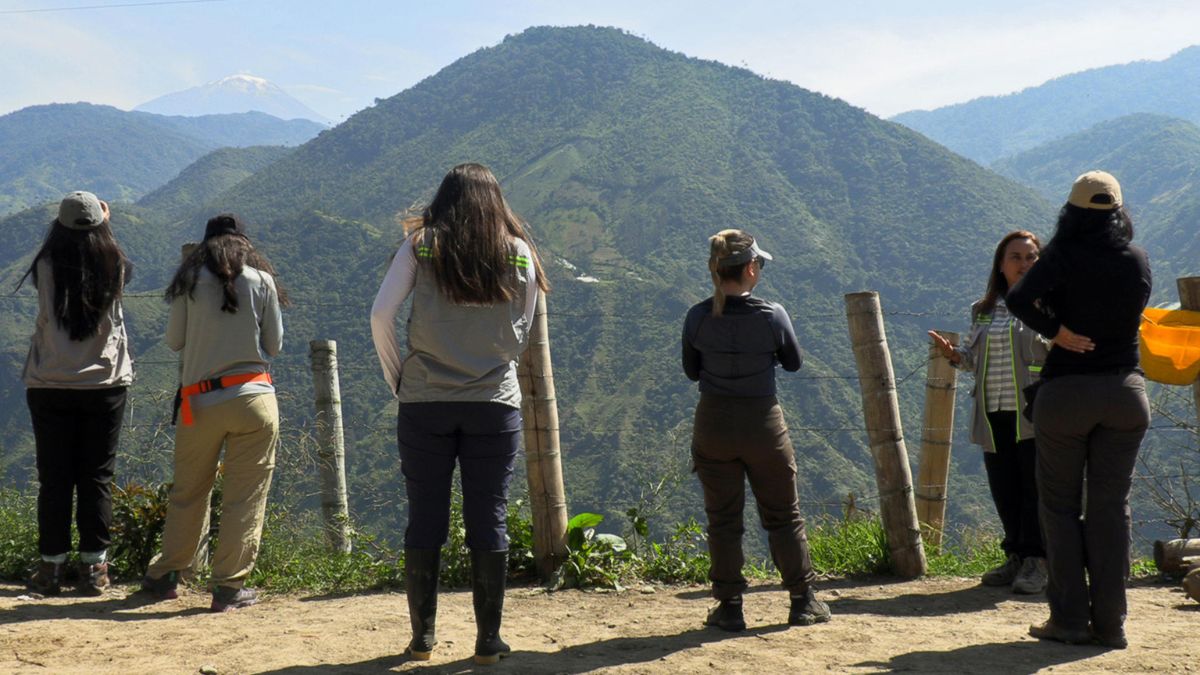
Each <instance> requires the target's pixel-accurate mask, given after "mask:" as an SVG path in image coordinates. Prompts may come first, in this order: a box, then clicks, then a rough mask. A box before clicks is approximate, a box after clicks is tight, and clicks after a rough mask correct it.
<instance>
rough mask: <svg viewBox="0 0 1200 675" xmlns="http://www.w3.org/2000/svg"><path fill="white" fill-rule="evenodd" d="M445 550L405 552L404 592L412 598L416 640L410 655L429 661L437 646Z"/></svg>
mask: <svg viewBox="0 0 1200 675" xmlns="http://www.w3.org/2000/svg"><path fill="white" fill-rule="evenodd" d="M441 553H442V551H441V549H436V548H434V549H417V548H406V549H404V593H405V595H407V596H408V617H409V621H410V623H412V635H413V636H412V641H411V642H409V643H408V656H409V658H411V659H412V660H414V661H428V660H429V659H430V658H431V657H432V656H433V647H434V645H436V644H437V637H436V622H437V602H438V569H439V568H440V566H441Z"/></svg>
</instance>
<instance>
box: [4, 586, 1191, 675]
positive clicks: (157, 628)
mask: <svg viewBox="0 0 1200 675" xmlns="http://www.w3.org/2000/svg"><path fill="white" fill-rule="evenodd" d="M132 590H133V587H120V588H117V589H114V590H113V591H112V592H110V594H109V595H107V596H105V597H101V598H82V597H77V596H71V595H63V596H61V597H58V598H45V599H42V598H37V597H32V596H30V595H28V593H27V591H25V589H24V588H22V587H19V586H15V585H11V584H10V585H0V672H4V673H89V674H98V673H155V674H159V673H162V674H168V673H219V674H221V675H225V674H227V673H372V672H392V671H394V672H408V671H418V672H419V671H426V672H434V673H443V672H444V673H466V672H494V673H507V672H515V673H591V672H622V673H677V672H685V673H705V672H713V673H716V672H739V673H757V674H760V675H761V674H766V673H782V672H851V673H875V672H896V671H915V672H938V673H965V672H970V673H990V672H995V673H1031V672H1040V671H1054V672H1056V673H1057V672H1072V673H1075V672H1138V673H1144V672H1168V673H1180V672H1200V657H1198V656H1197V654H1198V652H1197V645H1200V638H1197V635H1200V604H1198V603H1196V602H1194V601H1192V600H1189V599H1188V598H1187V597H1186V596H1185V595H1184V594H1183V593H1182V591H1180V590H1178V586H1177V585H1176V584H1160V583H1149V582H1143V583H1138V584H1135V585H1134V587H1133V588H1131V589H1130V591H1129V601H1130V612H1129V614H1130V618H1129V623H1128V625H1127V629H1128V633H1129V638H1130V647H1129V649H1127V650H1124V651H1106V650H1104V649H1101V648H1099V647H1082V646H1066V645H1059V644H1056V643H1042V642H1038V641H1036V640H1034V639H1032V638H1030V637H1028V636H1027V635H1026V632H1025V631H1026V628H1027V627H1028V626H1029V624H1030V623H1033V622H1036V621H1040V620H1042V619H1044V618H1045V616H1046V609H1045V605H1044V599H1043V598H1042V597H1041V596H1037V597H1033V598H1028V597H1020V596H1014V595H1012V594H1010V593H1008V592H1007V589H992V588H984V587H981V586H979V585H978V584H977V582H975V581H974V580H969V579H936V580H924V581H913V582H905V583H893V582H891V581H889V580H869V579H868V580H864V579H855V580H845V581H827V582H824V583H822V584H821V585H820V592H819V597H821V598H823V599H825V600H827V601H828V602H829V603H830V606H831V607H832V608H833V612H834V618H833V621H832V622H831V623H828V624H823V625H819V626H814V627H809V628H789V627H788V626H787V624H786V615H787V598H786V596H785V594H784V593H783V592H782V591H780V590H778V587H776V586H768V585H756V586H754V587H753V588H752V589H751V590H750V592H749V593H748V594H747V596H746V602H745V608H746V621H747V623H748V624H749V630H747V631H746V632H744V633H740V634H729V633H724V632H721V631H718V630H715V629H705V628H703V627H702V626H701V622H702V620H703V617H704V613H705V611H706V608H707V607H708V606H709V604H710V602H709V600H708V598H707V594H706V591H705V589H703V588H701V587H697V586H691V587H651V586H646V587H641V588H633V589H628V590H623V591H620V592H611V593H598V592H580V591H562V592H558V593H550V594H547V593H545V592H543V591H541V590H540V589H535V588H515V589H510V591H509V594H508V599H507V606H506V608H505V627H504V631H503V634H504V636H505V637H506V639H507V640H508V642H509V644H511V645H512V647H513V649H514V653H513V655H512V656H511V657H509V658H507V659H505V660H504V661H502V662H501V663H500V664H499V665H496V666H475V665H474V664H473V663H472V662H471V658H470V657H471V653H472V648H473V646H474V635H475V632H474V623H473V618H472V613H471V597H470V593H469V592H462V591H458V592H447V593H443V594H442V596H441V600H440V611H439V615H438V636H439V638H440V640H441V643H440V644H439V645H438V647H437V649H436V650H435V652H434V657H433V660H432V661H429V662H425V663H416V662H409V661H408V660H407V659H406V658H405V657H404V656H403V655H402V652H403V649H404V646H405V645H406V644H407V639H408V637H409V628H408V613H407V609H406V605H405V600H404V596H403V595H402V594H399V593H373V594H366V595H355V596H334V597H329V596H326V597H311V596H303V595H300V596H275V597H266V598H264V600H263V602H262V603H261V604H259V605H257V606H255V607H250V608H247V609H243V610H239V611H236V612H230V613H227V614H210V613H209V612H208V611H207V607H208V602H209V596H208V595H207V594H204V593H197V592H193V593H188V594H185V595H182V596H181V597H180V598H179V599H178V600H172V601H168V602H163V603H157V604H145V602H144V598H143V596H142V594H133V593H132Z"/></svg>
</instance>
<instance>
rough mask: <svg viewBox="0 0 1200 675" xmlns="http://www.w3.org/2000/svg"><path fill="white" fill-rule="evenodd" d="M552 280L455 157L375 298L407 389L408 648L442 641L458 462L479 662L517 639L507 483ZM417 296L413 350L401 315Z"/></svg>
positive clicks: (513, 219)
mask: <svg viewBox="0 0 1200 675" xmlns="http://www.w3.org/2000/svg"><path fill="white" fill-rule="evenodd" d="M539 289H540V290H542V291H546V290H548V285H547V283H546V278H545V275H544V274H543V273H542V267H541V262H540V261H539V259H538V255H537V250H536V248H535V247H534V245H533V242H532V240H531V239H530V238H529V235H528V233H527V232H526V230H525V226H524V225H523V223H522V222H521V220H520V219H519V218H518V217H517V216H516V215H515V214H514V213H513V212H512V210H511V209H509V207H508V204H507V203H506V202H505V200H504V196H503V195H502V194H501V192H500V184H499V182H497V180H496V177H495V176H493V175H492V172H491V171H489V170H488V169H487V167H485V166H482V165H479V164H460V165H459V166H456V167H454V168H453V169H451V170H450V172H449V173H447V174H446V176H445V178H443V179H442V183H441V185H440V186H439V187H438V190H437V194H435V195H434V197H433V201H432V202H431V203H430V204H429V206H428V208H426V209H425V211H424V213H423V214H422V217H421V225H420V227H418V228H417V229H416V230H415V231H414V232H412V233H411V234H409V235H408V236H407V237H406V238H405V239H404V242H403V243H402V244H401V245H400V249H399V250H398V251H397V252H396V255H395V256H394V258H393V259H392V263H391V266H390V267H389V268H388V271H387V274H386V276H385V277H384V279H383V284H382V285H381V286H380V288H379V293H378V295H376V297H375V303H374V305H373V306H372V308H371V333H372V336H373V337H374V341H375V350H376V352H377V353H378V355H379V361H380V364H381V366H382V367H383V375H384V378H385V379H386V380H387V383H388V388H389V390H390V391H391V392H392V393H393V394H394V395H395V396H397V397H398V398H399V399H400V405H399V414H398V416H397V418H398V420H397V430H396V437H397V442H398V445H399V448H400V469H401V472H402V473H403V474H404V483H405V487H406V489H407V492H408V527H407V528H406V529H405V531H404V573H405V588H406V590H407V593H408V610H409V615H410V619H411V622H412V630H413V637H412V641H411V642H410V643H409V647H408V653H409V655H410V656H411V657H412V658H414V659H418V660H424V659H428V658H430V656H431V654H432V651H433V647H434V645H435V644H436V643H437V641H436V638H435V630H434V624H435V619H436V615H437V590H438V585H437V580H438V569H439V565H440V560H441V558H440V552H441V547H442V545H443V544H445V543H446V538H447V535H448V533H449V526H450V480H451V477H452V476H453V474H454V466H455V464H456V463H457V464H458V466H459V467H460V470H461V472H462V489H463V520H464V521H465V525H466V529H467V535H466V539H467V546H468V547H469V548H470V549H471V578H472V589H473V593H474V604H475V625H476V629H477V632H476V639H475V661H476V662H477V663H480V664H489V663H495V662H496V661H498V660H499V659H500V657H501V656H503V655H505V654H507V653H508V652H509V651H510V650H509V647H508V645H507V644H506V643H505V642H504V640H502V639H501V637H500V622H501V613H502V610H503V606H504V587H505V580H506V575H507V571H508V563H507V559H508V536H507V531H506V527H505V518H506V515H507V504H508V486H509V482H510V480H511V479H512V473H513V464H514V462H515V461H516V457H517V451H518V447H517V444H518V439H519V436H520V431H521V390H520V387H519V386H518V384H517V359H518V357H519V356H520V354H521V352H522V351H523V350H524V348H525V343H526V340H527V338H528V336H529V329H530V325H531V323H532V321H533V314H534V310H535V308H536V304H537V294H538V291H539ZM410 295H411V296H412V314H411V315H410V317H409V320H408V350H407V354H405V355H404V356H401V350H400V343H399V340H398V339H397V335H396V327H395V319H396V314H397V313H398V312H399V310H400V305H401V304H402V303H403V302H404V301H405V299H407V298H408V297H409V296H410Z"/></svg>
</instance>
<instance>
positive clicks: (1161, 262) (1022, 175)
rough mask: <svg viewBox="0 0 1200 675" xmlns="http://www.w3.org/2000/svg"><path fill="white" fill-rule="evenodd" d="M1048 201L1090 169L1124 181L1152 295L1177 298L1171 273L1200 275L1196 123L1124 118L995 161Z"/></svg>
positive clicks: (1199, 157) (1199, 141)
mask: <svg viewBox="0 0 1200 675" xmlns="http://www.w3.org/2000/svg"><path fill="white" fill-rule="evenodd" d="M993 168H994V169H995V170H996V171H998V172H999V173H1001V174H1004V175H1006V176H1009V177H1011V178H1013V179H1015V180H1018V181H1020V182H1022V183H1025V184H1027V185H1029V186H1030V187H1033V188H1034V189H1036V190H1038V191H1039V192H1041V193H1042V194H1043V195H1044V196H1045V197H1046V198H1047V199H1049V200H1051V202H1054V203H1059V202H1062V201H1065V199H1066V194H1067V190H1068V189H1069V188H1070V185H1071V181H1073V180H1074V179H1075V177H1076V176H1078V175H1079V174H1081V173H1083V172H1084V171H1088V170H1090V169H1094V168H1103V169H1105V170H1107V171H1110V172H1112V173H1113V175H1115V176H1116V177H1117V178H1118V179H1119V180H1120V181H1121V190H1122V194H1123V196H1124V197H1125V202H1126V204H1128V207H1129V209H1130V212H1131V214H1132V215H1133V218H1134V226H1135V228H1136V236H1137V241H1138V242H1139V243H1141V244H1142V245H1143V246H1145V247H1146V249H1147V251H1148V252H1149V253H1150V256H1151V259H1152V260H1153V261H1154V273H1155V277H1156V278H1155V282H1156V283H1155V286H1156V289H1155V290H1156V294H1155V298H1156V299H1157V300H1159V301H1162V302H1170V301H1174V300H1176V299H1177V296H1176V293H1175V283H1174V280H1175V278H1176V277H1181V276H1195V275H1198V274H1200V227H1197V224H1198V223H1200V127H1197V126H1196V125H1195V124H1193V123H1191V122H1187V121H1184V120H1180V119H1174V118H1170V117H1163V116H1159V115H1147V114H1139V115H1128V116H1125V117H1121V118H1119V119H1115V120H1110V121H1108V122H1104V123H1101V124H1097V125H1096V126H1094V127H1092V128H1090V129H1088V130H1086V131H1083V132H1080V133H1077V134H1072V135H1070V136H1067V137H1066V138H1062V139H1060V140H1057V141H1053V142H1050V143H1046V144H1044V145H1041V146H1038V147H1036V148H1033V149H1032V150H1028V151H1026V152H1023V153H1021V154H1018V155H1016V156H1014V157H1011V158H1009V159H1005V160H1001V161H999V162H996V164H994V165H993Z"/></svg>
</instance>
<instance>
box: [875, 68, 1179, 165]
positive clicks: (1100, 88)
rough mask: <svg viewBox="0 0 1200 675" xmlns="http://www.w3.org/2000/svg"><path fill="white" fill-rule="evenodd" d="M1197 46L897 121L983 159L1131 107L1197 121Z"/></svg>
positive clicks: (1128, 111)
mask: <svg viewBox="0 0 1200 675" xmlns="http://www.w3.org/2000/svg"><path fill="white" fill-rule="evenodd" d="M1197 81H1200V46H1196V47H1189V48H1187V49H1184V50H1182V51H1180V52H1178V53H1176V54H1175V55H1173V56H1171V57H1170V58H1168V59H1165V60H1163V61H1137V62H1134V63H1126V64H1122V65H1115V66H1108V67H1105V68H1095V69H1092V70H1086V71H1083V72H1079V73H1074V74H1071V75H1064V76H1062V77H1058V78H1055V79H1053V80H1050V81H1049V82H1046V83H1044V84H1041V85H1039V86H1036V87H1030V88H1028V89H1024V90H1022V91H1019V92H1017V93H1014V94H1008V95H1005V96H985V97H982V98H977V99H975V100H972V101H968V102H966V103H959V104H956V105H950V106H946V107H943V108H938V109H936V110H914V111H911V112H906V113H902V114H900V115H896V116H895V117H893V118H892V119H893V120H894V121H896V122H899V123H901V124H904V125H906V126H908V127H911V128H913V129H916V130H917V131H919V132H921V133H923V134H925V135H926V136H928V137H930V138H932V139H934V140H935V141H937V142H939V143H942V144H944V145H945V146H946V147H948V148H950V149H951V150H954V151H955V152H958V153H961V154H963V155H965V156H967V157H970V158H971V159H974V160H975V161H977V162H980V163H981V164H988V163H991V162H993V161H995V160H997V159H1000V158H1003V157H1008V156H1010V155H1014V154H1016V153H1019V152H1022V151H1024V150H1029V149H1031V148H1034V147H1036V146H1038V145H1041V144H1042V143H1045V142H1047V141H1051V140H1054V139H1057V138H1061V137H1063V136H1067V135H1068V134H1073V133H1076V132H1080V131H1083V130H1084V129H1087V128H1089V127H1091V126H1093V125H1095V124H1098V123H1100V122H1104V121H1106V120H1111V119H1115V118H1117V117H1122V116H1125V115H1129V114H1131V113H1157V114H1160V115H1168V116H1171V117H1178V118H1182V119H1185V120H1190V121H1192V122H1196V123H1200V89H1198V88H1197V87H1196V82H1197Z"/></svg>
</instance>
